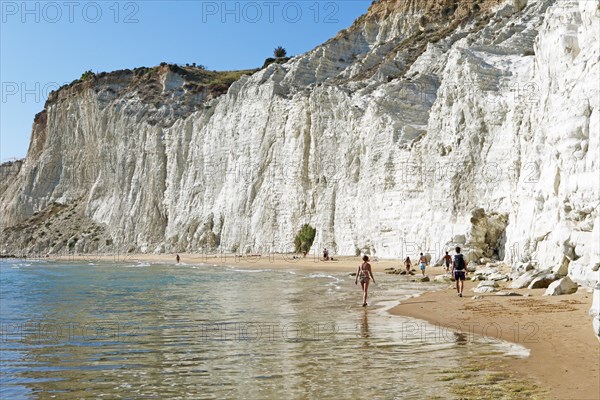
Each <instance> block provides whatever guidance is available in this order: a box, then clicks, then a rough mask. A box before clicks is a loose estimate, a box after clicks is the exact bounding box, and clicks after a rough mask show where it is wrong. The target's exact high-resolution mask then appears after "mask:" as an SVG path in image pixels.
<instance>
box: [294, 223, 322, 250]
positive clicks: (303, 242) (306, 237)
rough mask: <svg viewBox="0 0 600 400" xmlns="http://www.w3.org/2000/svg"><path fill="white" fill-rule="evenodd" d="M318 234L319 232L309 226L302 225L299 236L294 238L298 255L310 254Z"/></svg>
mask: <svg viewBox="0 0 600 400" xmlns="http://www.w3.org/2000/svg"><path fill="white" fill-rule="evenodd" d="M316 233H317V230H316V229H315V228H313V227H312V226H310V225H309V224H304V225H302V228H300V230H299V231H298V234H297V235H296V237H295V238H294V247H295V249H296V253H306V252H308V250H310V248H311V246H312V244H313V242H314V241H315V234H316Z"/></svg>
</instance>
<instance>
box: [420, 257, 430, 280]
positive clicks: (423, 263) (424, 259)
mask: <svg viewBox="0 0 600 400" xmlns="http://www.w3.org/2000/svg"><path fill="white" fill-rule="evenodd" d="M428 263H429V261H427V257H425V256H424V255H423V253H421V257H419V268H421V273H422V274H423V276H425V267H426V266H427V264H428Z"/></svg>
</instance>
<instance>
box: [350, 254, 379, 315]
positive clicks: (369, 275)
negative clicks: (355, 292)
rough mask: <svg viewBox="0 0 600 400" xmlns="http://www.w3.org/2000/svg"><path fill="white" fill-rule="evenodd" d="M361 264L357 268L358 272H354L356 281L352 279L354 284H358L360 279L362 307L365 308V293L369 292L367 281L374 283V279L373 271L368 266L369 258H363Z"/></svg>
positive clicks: (369, 265)
mask: <svg viewBox="0 0 600 400" xmlns="http://www.w3.org/2000/svg"><path fill="white" fill-rule="evenodd" d="M362 259H363V263H362V264H361V265H359V266H358V270H357V271H356V279H354V284H355V285H356V284H357V283H358V280H359V279H360V287H361V288H362V291H363V307H366V306H367V292H368V290H369V281H370V280H371V279H372V280H373V283H375V278H374V277H373V271H372V270H371V264H369V257H368V256H366V255H365V256H363V258H362Z"/></svg>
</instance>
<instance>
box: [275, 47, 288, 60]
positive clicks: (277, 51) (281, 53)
mask: <svg viewBox="0 0 600 400" xmlns="http://www.w3.org/2000/svg"><path fill="white" fill-rule="evenodd" d="M273 54H274V55H275V58H283V57H285V56H287V51H286V50H285V49H284V48H283V47H281V46H278V47H275V50H273Z"/></svg>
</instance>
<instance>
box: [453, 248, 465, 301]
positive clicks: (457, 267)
mask: <svg viewBox="0 0 600 400" xmlns="http://www.w3.org/2000/svg"><path fill="white" fill-rule="evenodd" d="M454 250H456V254H455V255H454V258H453V260H452V275H454V280H455V281H456V291H457V292H458V297H462V295H463V294H462V292H463V287H464V284H465V278H466V275H467V267H466V265H465V258H464V257H463V255H462V254H461V253H460V247H458V246H457V247H456V248H455V249H454Z"/></svg>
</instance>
